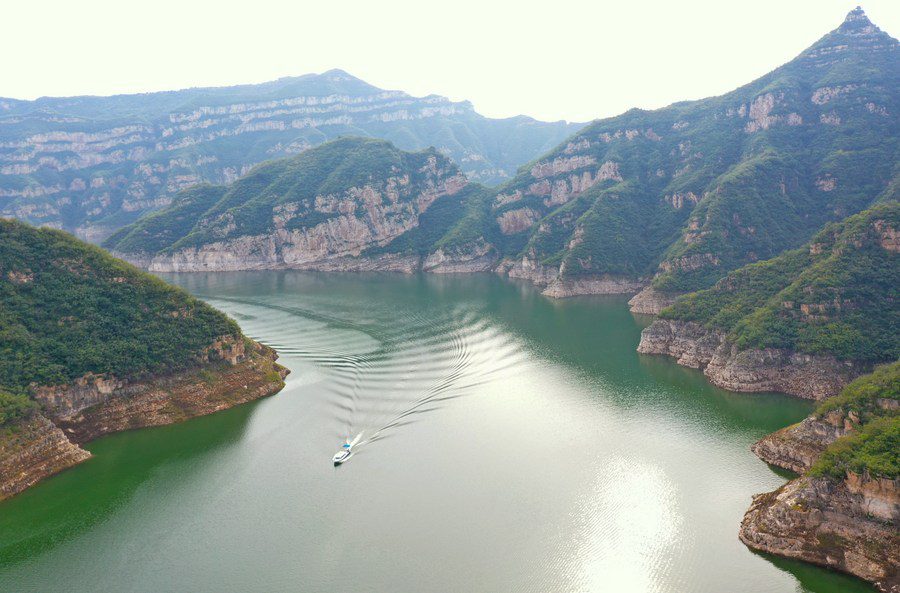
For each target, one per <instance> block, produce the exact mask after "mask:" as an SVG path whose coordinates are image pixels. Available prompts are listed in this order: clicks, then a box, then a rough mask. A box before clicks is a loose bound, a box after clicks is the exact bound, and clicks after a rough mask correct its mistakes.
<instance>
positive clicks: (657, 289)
mask: <svg viewBox="0 0 900 593" xmlns="http://www.w3.org/2000/svg"><path fill="white" fill-rule="evenodd" d="M898 56H900V44H898V43H897V41H896V40H895V39H893V38H892V37H891V36H890V35H888V34H886V33H884V32H883V31H880V30H879V29H878V27H876V26H875V25H873V24H872V23H871V22H870V21H869V20H868V19H867V18H866V16H865V15H864V14H862V11H861V10H858V11H853V12H852V13H851V14H849V15H848V17H847V19H846V21H845V22H844V23H843V24H841V26H840V27H838V28H837V29H835V30H834V31H831V32H830V33H828V34H827V35H825V36H824V37H822V38H821V39H820V40H819V41H818V42H816V43H815V44H814V45H813V46H812V47H810V48H809V49H807V50H806V51H804V52H803V53H801V54H800V55H799V56H797V57H796V58H794V59H793V60H791V61H789V62H787V63H786V64H784V65H783V66H781V67H779V68H777V69H776V70H773V71H772V72H770V73H768V74H766V75H764V76H762V77H760V78H759V79H757V80H755V81H753V82H750V83H748V84H746V85H744V86H742V87H740V88H738V89H736V90H734V91H732V92H730V93H727V94H725V95H722V96H719V97H711V98H707V99H703V100H699V101H687V102H681V103H676V104H674V105H671V106H668V107H665V108H663V109H657V110H653V111H643V110H640V109H632V110H629V111H628V112H626V113H624V114H622V115H620V116H617V117H612V118H607V119H602V120H597V121H595V122H592V123H591V124H590V125H588V126H587V127H585V128H584V129H583V130H581V131H580V132H578V133H577V134H575V135H574V136H572V137H571V138H569V139H568V140H567V141H565V142H563V143H561V144H560V145H559V146H557V147H556V148H555V149H554V150H552V151H551V152H549V153H548V154H546V155H544V156H542V157H541V158H540V159H539V160H537V161H536V162H534V163H533V164H532V166H530V167H527V168H526V167H523V168H522V169H520V171H519V172H518V174H517V175H516V176H515V177H514V178H513V179H511V180H510V181H509V182H508V183H506V184H504V185H503V186H502V187H501V188H500V189H499V190H498V192H497V194H496V196H495V198H494V200H492V201H491V203H490V204H489V207H488V208H486V216H489V217H490V218H491V220H492V221H494V222H495V224H496V226H497V228H498V231H497V234H498V240H497V242H498V247H499V248H500V250H501V252H502V254H503V256H504V257H509V258H513V259H518V258H521V257H523V256H524V257H527V258H528V259H529V260H531V261H533V262H544V263H546V262H553V264H552V266H553V267H560V266H561V264H562V265H564V269H563V273H562V274H561V280H567V279H569V278H572V279H577V278H580V277H583V276H588V277H593V278H605V277H617V278H629V279H630V280H631V281H633V282H634V281H637V280H638V279H641V278H647V279H649V278H651V277H652V278H653V287H654V292H648V293H645V294H643V295H641V297H640V298H638V299H635V301H634V307H635V312H640V313H651V314H654V313H657V312H658V311H659V310H660V309H662V308H663V307H664V306H665V305H667V304H671V299H672V297H673V296H674V295H677V294H682V293H685V292H689V291H694V290H698V289H702V288H706V287H709V286H711V285H713V284H714V283H715V282H716V281H717V280H718V279H719V278H721V277H723V276H724V275H726V274H727V273H728V272H729V271H731V270H734V269H737V268H739V267H741V266H743V265H746V264H750V263H752V262H757V261H763V260H767V259H770V258H772V257H774V256H776V255H778V254H779V253H781V252H783V251H784V250H786V249H792V248H796V247H798V246H799V245H801V244H802V243H804V242H806V241H807V240H809V238H810V237H811V236H812V235H813V234H814V233H815V232H816V231H818V230H819V229H820V228H821V227H822V226H824V225H825V224H827V223H829V222H832V221H834V220H839V219H842V218H845V217H847V216H849V215H851V214H854V213H856V212H859V211H860V210H862V209H864V208H867V207H869V206H871V205H872V204H874V203H875V202H876V201H877V200H879V199H886V198H889V197H891V196H895V197H896V195H897V194H896V188H897V187H900V186H898V185H897V179H898V177H897V171H896V170H895V169H894V167H893V164H894V163H896V162H897V158H898V154H900V153H898V143H897V140H898V135H897V127H896V125H895V123H894V122H893V121H892V120H891V117H890V116H889V115H888V114H895V113H896V112H897V110H898V94H897V93H896V92H895V90H894V89H896V86H897V80H898V79H900V67H898V64H900V58H898ZM876 155H879V156H876ZM531 271H534V268H532V270H531ZM560 291H561V292H570V291H569V290H566V289H564V288H563V289H560Z"/></svg>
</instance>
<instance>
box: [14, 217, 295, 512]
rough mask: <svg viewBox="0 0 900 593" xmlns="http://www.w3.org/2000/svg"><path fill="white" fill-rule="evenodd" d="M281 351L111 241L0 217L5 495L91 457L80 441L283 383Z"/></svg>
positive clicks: (226, 403) (221, 404) (202, 410)
mask: <svg viewBox="0 0 900 593" xmlns="http://www.w3.org/2000/svg"><path fill="white" fill-rule="evenodd" d="M275 358H276V356H275V354H274V352H273V351H272V350H271V349H269V348H266V347H263V346H261V345H259V344H256V343H255V342H253V341H252V340H249V339H247V338H245V337H244V336H243V335H241V332H240V329H239V328H238V327H237V325H236V324H235V323H234V322H233V321H232V320H230V319H228V318H227V317H226V316H225V315H223V314H222V313H220V312H218V311H216V310H215V309H213V308H212V307H209V306H208V305H206V304H204V303H203V302H201V301H198V300H197V299H194V298H192V297H191V296H189V295H188V294H187V293H185V292H184V291H182V290H180V289H176V288H174V287H171V286H169V285H167V284H165V283H164V282H162V281H161V280H159V279H157V278H155V277H153V276H150V275H148V274H145V273H143V272H140V271H139V270H137V269H136V268H134V267H133V266H131V265H129V264H126V263H125V262H122V261H119V260H116V259H114V258H112V257H110V256H109V255H108V254H107V253H105V252H104V251H103V250H101V249H99V248H97V247H93V246H90V245H87V244H84V243H82V242H81V241H78V240H77V239H75V238H74V237H72V236H70V235H67V234H66V233H63V232H61V231H55V230H50V229H40V230H39V229H35V228H32V227H29V226H27V225H25V224H23V223H20V222H15V221H12V220H2V219H0V499H2V498H4V497H6V496H10V495H12V494H15V493H16V492H18V491H20V490H21V489H23V488H26V487H28V486H29V485H31V484H33V483H35V482H37V481H38V480H40V479H42V478H43V477H45V476H47V475H49V474H51V473H54V472H55V471H59V470H60V469H64V468H65V467H68V466H69V465H72V464H74V463H77V462H79V461H82V460H83V459H85V458H86V457H88V454H87V453H86V452H85V451H83V450H81V449H80V448H79V447H77V444H78V443H83V442H85V441H87V440H90V439H93V438H96V437H98V436H101V435H103V434H106V433H109V432H114V431H117V430H125V429H130V428H138V427H141V426H149V425H157V424H167V423H171V422H175V421H178V420H182V419H184V418H188V417H191V416H196V415H200V414H207V413H210V412H214V411H216V410H220V409H224V408H227V407H230V406H232V405H234V404H237V403H242V402H244V401H249V400H251V399H256V398H258V397H261V396H264V395H269V394H271V393H274V392H276V391H278V390H279V389H280V388H281V386H282V385H283V382H282V378H283V376H284V375H285V374H286V371H285V369H283V368H282V367H280V366H278V365H277V364H275V363H274V360H275Z"/></svg>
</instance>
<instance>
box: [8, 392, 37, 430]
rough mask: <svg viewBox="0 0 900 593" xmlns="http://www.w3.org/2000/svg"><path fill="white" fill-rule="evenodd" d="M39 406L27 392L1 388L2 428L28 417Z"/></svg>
mask: <svg viewBox="0 0 900 593" xmlns="http://www.w3.org/2000/svg"><path fill="white" fill-rule="evenodd" d="M37 407H38V406H37V404H36V403H34V402H33V401H31V400H30V399H28V396H27V395H25V394H22V393H10V392H9V391H6V390H4V389H0V428H2V427H4V426H8V425H10V424H13V423H15V422H18V421H19V420H21V419H23V418H27V417H28V416H30V415H31V414H32V413H34V411H35V410H36V409H37Z"/></svg>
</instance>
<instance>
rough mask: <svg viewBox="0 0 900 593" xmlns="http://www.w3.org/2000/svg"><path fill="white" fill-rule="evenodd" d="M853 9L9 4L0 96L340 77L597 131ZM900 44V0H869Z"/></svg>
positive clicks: (756, 64) (176, 0) (557, 0)
mask: <svg viewBox="0 0 900 593" xmlns="http://www.w3.org/2000/svg"><path fill="white" fill-rule="evenodd" d="M856 4H857V1H856V0H854V1H852V2H851V1H845V0H752V1H749V2H748V1H742V2H731V1H729V0H655V1H650V0H617V1H615V2H612V1H608V0H593V1H584V2H575V1H570V0H552V1H545V2H534V3H529V2H527V1H524V0H523V1H518V2H506V1H494V0H450V1H444V2H427V1H425V0H410V1H407V0H390V1H379V0H366V1H359V0H316V1H315V2H306V1H302V0H295V1H293V2H273V1H270V0H253V1H244V2H233V3H231V2H227V1H226V0H219V1H206V0H199V1H192V0H154V1H152V2H146V1H140V2H138V1H129V0H110V1H107V0H77V1H74V0H65V1H61V2H46V1H40V0H6V2H4V6H3V9H2V12H3V17H2V23H0V55H2V56H3V59H2V60H0V96H5V97H15V98H23V99H25V98H35V97H39V96H42V95H77V94H98V95H107V94H115V93H126V92H127V93H132V92H144V91H153V90H168V89H176V88H184V87H191V86H218V85H229V84H237V83H249V82H262V81H266V80H271V79H274V78H279V77H281V76H292V75H298V74H305V73H308V72H323V71H325V70H328V69H330V68H342V69H344V70H347V71H348V72H350V73H351V74H354V75H356V76H358V77H360V78H362V79H364V80H366V81H368V82H370V83H372V84H374V85H376V86H379V87H382V88H388V89H400V90H404V91H407V92H409V93H412V94H414V95H426V94H429V93H436V94H441V95H446V96H449V97H450V98H452V99H456V100H459V99H469V100H471V101H472V102H473V103H474V104H475V108H476V109H477V110H478V111H479V112H481V113H483V114H485V115H489V116H493V117H501V116H510V115H516V114H519V113H524V114H527V115H531V116H534V117H538V118H541V119H568V120H589V119H593V118H596V117H602V116H609V115H615V114H617V113H620V112H622V111H624V110H626V109H628V108H630V107H644V108H653V107H660V106H663V105H667V104H669V103H671V102H673V101H679V100H683V99H694V98H700V97H704V96H709V95H714V94H720V93H723V92H725V91H728V90H731V89H732V88H734V87H736V86H739V85H741V84H743V83H745V82H749V81H750V80H752V79H753V78H755V77H757V76H760V75H762V74H764V73H765V72H767V71H769V70H771V69H772V68H774V67H776V66H778V65H780V64H782V63H784V62H786V61H788V60H789V59H791V58H792V57H794V56H795V55H796V54H797V53H799V52H800V51H802V50H803V49H804V48H806V47H807V46H809V45H810V44H812V43H813V42H814V41H815V40H816V39H818V38H819V37H821V36H822V35H823V34H825V33H826V32H827V31H830V30H831V29H834V28H835V27H837V26H838V25H839V24H840V23H841V21H842V20H843V18H844V16H845V14H846V13H847V12H848V11H849V10H851V9H852V8H853V7H854V6H855V5H856ZM863 8H864V9H865V10H866V12H867V14H868V15H869V18H871V19H872V21H873V22H874V23H875V24H876V25H878V26H879V27H881V28H882V29H883V30H885V31H887V32H888V33H890V34H892V35H893V36H894V37H897V36H898V34H900V1H898V0H869V1H868V2H865V3H864V4H863Z"/></svg>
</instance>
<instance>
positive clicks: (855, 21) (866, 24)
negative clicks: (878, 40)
mask: <svg viewBox="0 0 900 593" xmlns="http://www.w3.org/2000/svg"><path fill="white" fill-rule="evenodd" d="M838 31H840V32H842V33H851V32H852V33H863V34H865V33H874V32H876V31H878V27H876V26H875V25H874V24H872V21H870V20H869V17H867V16H866V13H865V11H864V10H863V9H862V6H857V7H856V8H854V9H853V10H851V11H850V12H848V13H847V18H845V19H844V22H843V23H841V26H840V27H839V28H838Z"/></svg>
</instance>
